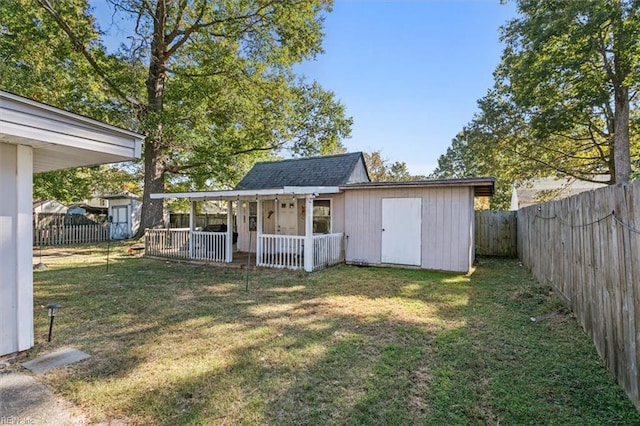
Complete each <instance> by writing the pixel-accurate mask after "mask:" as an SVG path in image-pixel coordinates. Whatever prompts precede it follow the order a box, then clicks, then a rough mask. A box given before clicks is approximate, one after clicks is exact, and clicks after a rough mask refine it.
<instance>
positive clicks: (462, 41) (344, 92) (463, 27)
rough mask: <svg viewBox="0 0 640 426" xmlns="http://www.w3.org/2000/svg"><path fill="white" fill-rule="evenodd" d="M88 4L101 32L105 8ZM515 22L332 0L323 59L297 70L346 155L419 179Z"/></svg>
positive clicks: (463, 118) (460, 4)
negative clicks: (341, 117) (315, 88)
mask: <svg viewBox="0 0 640 426" xmlns="http://www.w3.org/2000/svg"><path fill="white" fill-rule="evenodd" d="M92 4H93V6H95V7H96V15H97V17H98V21H99V23H100V24H101V25H103V28H104V29H107V28H108V27H109V23H110V22H111V14H110V12H109V9H108V6H106V4H105V2H104V1H103V0H94V1H92ZM514 16H515V8H514V6H513V4H511V3H509V4H507V5H501V4H500V1H499V0H437V1H436V0H405V1H393V0H336V1H335V4H334V8H333V12H331V13H330V14H328V15H327V17H326V21H325V34H326V35H325V39H324V43H323V46H324V50H325V53H324V54H323V55H319V56H318V57H317V58H316V60H315V61H310V62H307V63H304V64H302V65H300V66H298V67H297V71H298V72H299V73H300V74H304V75H305V76H306V77H307V78H308V79H311V80H316V81H318V82H319V83H320V84H321V85H322V86H323V87H324V88H325V89H326V90H331V91H333V92H334V93H335V95H336V97H337V98H338V99H339V100H340V101H341V102H342V103H343V104H344V105H345V106H346V109H347V114H348V115H349V116H351V117H353V120H354V124H353V130H352V135H351V138H350V139H347V140H345V141H344V144H345V146H346V148H347V150H348V151H369V152H370V151H374V150H379V151H381V152H382V156H383V158H386V159H388V160H389V161H391V162H395V161H403V162H405V163H406V164H407V166H408V167H409V172H410V173H412V174H423V175H426V174H429V173H430V172H431V171H433V169H434V168H435V167H436V165H437V161H438V157H439V156H440V155H441V154H444V153H445V152H446V150H447V147H449V145H450V144H451V139H452V138H453V137H454V136H455V135H456V134H457V133H458V132H459V131H460V130H461V129H462V127H463V126H464V125H465V124H466V123H468V122H469V121H470V120H471V119H472V118H473V114H474V113H475V112H476V111H477V104H476V101H477V100H478V99H479V98H481V97H482V96H484V95H485V94H486V92H487V90H488V89H489V88H490V87H491V86H492V85H493V77H492V73H493V70H494V69H495V67H496V66H497V65H498V63H499V61H500V55H501V53H502V49H503V46H502V45H501V43H500V41H499V37H500V33H499V27H500V26H501V25H503V24H504V23H505V22H506V21H507V20H508V19H510V18H513V17H514ZM124 25H125V26H126V25H127V24H124ZM109 29H110V30H111V31H113V30H114V28H109ZM112 34H113V35H115V36H116V38H117V30H116V31H115V32H112ZM107 45H109V41H108V40H107Z"/></svg>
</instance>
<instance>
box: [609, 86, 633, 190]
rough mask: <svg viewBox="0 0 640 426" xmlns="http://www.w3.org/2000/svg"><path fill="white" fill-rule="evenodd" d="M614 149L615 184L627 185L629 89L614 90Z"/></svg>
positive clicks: (629, 170) (629, 167)
mask: <svg viewBox="0 0 640 426" xmlns="http://www.w3.org/2000/svg"><path fill="white" fill-rule="evenodd" d="M614 96H615V112H614V127H615V136H614V143H613V144H614V147H613V158H614V164H615V183H627V182H629V178H630V176H631V152H630V148H629V88H628V87H624V86H622V87H616V88H615V95H614Z"/></svg>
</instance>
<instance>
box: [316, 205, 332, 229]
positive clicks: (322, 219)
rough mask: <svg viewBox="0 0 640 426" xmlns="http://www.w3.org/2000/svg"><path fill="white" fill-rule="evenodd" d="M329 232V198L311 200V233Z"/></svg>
mask: <svg viewBox="0 0 640 426" xmlns="http://www.w3.org/2000/svg"><path fill="white" fill-rule="evenodd" d="M330 232H331V200H313V233H314V234H328V233H330Z"/></svg>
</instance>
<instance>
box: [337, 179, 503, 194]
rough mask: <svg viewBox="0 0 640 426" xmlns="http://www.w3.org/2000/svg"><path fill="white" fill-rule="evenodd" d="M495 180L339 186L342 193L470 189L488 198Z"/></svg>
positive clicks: (427, 181) (493, 189) (451, 180)
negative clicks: (452, 188)
mask: <svg viewBox="0 0 640 426" xmlns="http://www.w3.org/2000/svg"><path fill="white" fill-rule="evenodd" d="M495 184H496V180H495V178H492V177H478V178H461V179H434V180H420V181H410V182H364V183H350V184H347V185H340V189H341V190H344V191H348V190H354V189H393V188H441V187H471V188H473V191H474V192H473V193H474V196H476V197H490V196H492V195H493V193H494V191H495Z"/></svg>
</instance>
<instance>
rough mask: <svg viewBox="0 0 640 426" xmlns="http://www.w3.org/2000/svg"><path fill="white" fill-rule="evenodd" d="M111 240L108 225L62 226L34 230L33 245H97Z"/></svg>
mask: <svg viewBox="0 0 640 426" xmlns="http://www.w3.org/2000/svg"><path fill="white" fill-rule="evenodd" d="M108 239H109V228H108V227H107V225H62V226H56V225H54V226H48V227H46V228H41V229H34V230H33V245H35V246H40V245H43V246H56V245H69V244H82V243H97V242H100V241H107V240H108Z"/></svg>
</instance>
